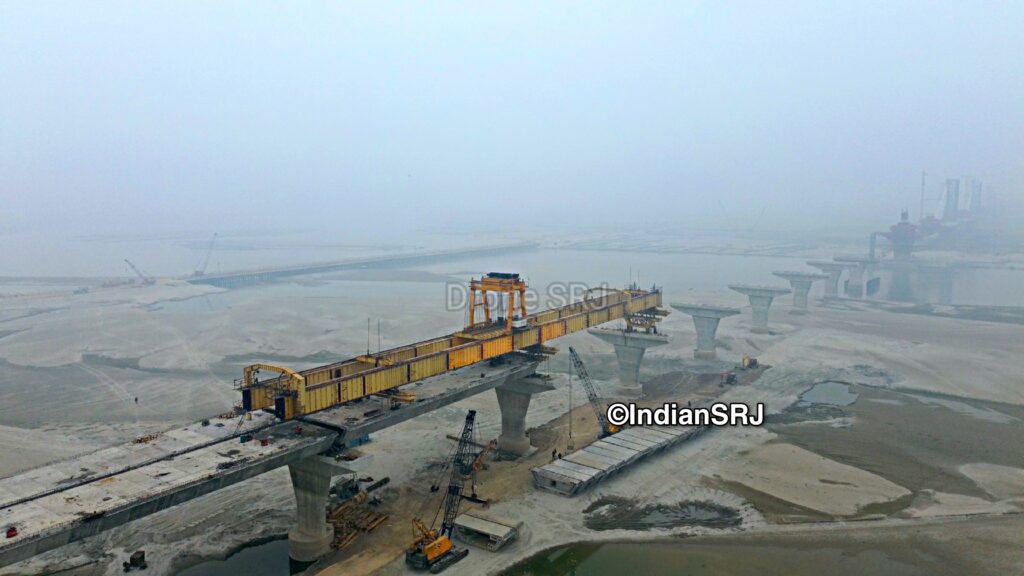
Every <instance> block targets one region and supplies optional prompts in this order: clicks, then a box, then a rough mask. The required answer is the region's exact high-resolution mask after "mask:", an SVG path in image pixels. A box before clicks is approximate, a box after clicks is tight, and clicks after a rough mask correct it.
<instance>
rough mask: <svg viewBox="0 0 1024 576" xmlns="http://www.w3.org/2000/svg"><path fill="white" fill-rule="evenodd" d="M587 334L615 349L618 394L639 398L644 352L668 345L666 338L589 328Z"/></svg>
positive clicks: (617, 330) (655, 335) (641, 391)
mask: <svg viewBox="0 0 1024 576" xmlns="http://www.w3.org/2000/svg"><path fill="white" fill-rule="evenodd" d="M587 332H589V333H590V335H591V336H595V337H596V338H598V339H599V340H603V341H605V342H607V343H609V344H611V345H612V347H614V348H615V359H616V360H617V361H618V364H619V388H618V392H619V393H620V394H621V395H623V396H625V397H627V398H638V397H640V396H641V395H642V394H643V387H642V386H641V385H640V364H641V363H642V362H643V359H644V352H645V351H646V350H647V349H648V348H651V347H653V346H663V345H665V344H668V340H669V338H668V336H667V335H665V334H654V333H648V332H630V331H626V330H621V329H614V328H590V329H588V330H587Z"/></svg>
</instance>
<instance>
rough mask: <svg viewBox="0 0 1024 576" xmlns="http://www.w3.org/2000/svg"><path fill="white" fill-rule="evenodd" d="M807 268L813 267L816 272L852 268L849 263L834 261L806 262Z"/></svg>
mask: <svg viewBox="0 0 1024 576" xmlns="http://www.w3.org/2000/svg"><path fill="white" fill-rule="evenodd" d="M807 265H808V266H814V267H815V268H817V269H818V270H845V269H847V268H849V267H850V266H852V265H853V264H852V263H849V262H836V261H834V260H808V261H807Z"/></svg>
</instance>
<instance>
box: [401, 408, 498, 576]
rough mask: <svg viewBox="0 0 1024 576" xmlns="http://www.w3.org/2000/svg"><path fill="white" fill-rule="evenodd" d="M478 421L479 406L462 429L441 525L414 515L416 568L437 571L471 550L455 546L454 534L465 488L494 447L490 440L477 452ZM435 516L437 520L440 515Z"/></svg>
mask: <svg viewBox="0 0 1024 576" xmlns="http://www.w3.org/2000/svg"><path fill="white" fill-rule="evenodd" d="M475 422H476V410H470V411H469V413H468V414H466V422H465V424H463V426H462V433H461V434H459V443H458V445H457V446H456V447H455V454H454V455H453V456H452V459H451V472H450V473H449V475H448V489H447V491H445V494H444V501H443V502H442V503H441V509H440V510H438V512H441V510H443V511H444V516H443V517H442V519H441V526H440V527H439V528H437V529H436V530H435V529H434V528H433V526H430V527H428V526H427V525H426V524H424V523H423V521H422V520H420V519H419V518H413V519H412V526H413V532H414V533H415V534H416V540H415V541H414V542H413V543H412V546H410V547H409V549H408V550H406V553H405V562H406V563H407V564H409V565H410V566H412V567H413V568H418V569H421V570H422V569H429V570H430V572H431V573H434V574H437V573H438V572H441V571H442V570H444V569H445V568H447V567H448V566H451V565H452V564H454V563H456V562H458V561H459V560H462V559H463V558H465V557H466V556H467V555H468V554H469V551H468V550H465V549H459V548H455V547H454V546H453V545H452V541H451V538H452V532H453V531H454V529H455V518H456V517H457V516H458V515H459V504H461V503H462V488H463V486H465V484H466V480H467V479H468V478H470V477H471V476H472V475H473V474H474V473H475V472H476V471H477V470H478V469H479V468H480V465H481V462H482V460H483V455H484V454H486V453H487V452H488V451H490V450H491V449H492V446H491V445H490V444H489V445H488V446H487V448H484V450H483V451H482V452H481V453H480V454H479V455H478V454H475V453H474V452H473V444H474V442H473V428H474V425H475ZM434 520H435V521H436V520H437V516H436V515H435V516H434Z"/></svg>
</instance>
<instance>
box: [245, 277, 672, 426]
mask: <svg viewBox="0 0 1024 576" xmlns="http://www.w3.org/2000/svg"><path fill="white" fill-rule="evenodd" d="M478 292H479V293H480V299H478V298H477V293H478ZM492 292H494V293H497V294H498V298H499V300H503V301H498V302H495V303H494V304H495V306H494V307H495V308H496V309H497V312H496V314H497V316H498V317H497V318H495V319H493V321H492V310H491V309H490V308H491V306H490V304H491V303H490V302H489V300H488V298H489V297H488V294H490V293H492ZM525 292H526V282H524V281H523V280H522V279H521V278H520V277H519V275H518V274H506V273H491V274H487V275H486V276H484V277H483V278H481V279H479V280H475V279H474V280H472V281H471V282H470V293H471V296H470V299H469V325H468V326H467V327H466V328H465V329H464V330H462V331H460V332H456V333H454V334H448V335H447V336H441V337H439V338H432V339H430V340H424V341H422V342H416V343H414V344H407V345H405V346H400V347H398V348H392V349H390V350H382V351H380V352H378V353H376V354H365V355H360V356H357V357H355V358H350V359H348V360H343V361H341V362H335V363H333V364H327V365H324V366H318V367H316V368H310V369H308V370H303V371H301V372H295V371H293V370H290V369H288V368H284V367H282V366H274V365H271V364H253V365H252V366H248V367H246V368H245V371H244V374H243V377H242V378H241V379H240V380H238V381H236V384H237V387H238V389H239V390H240V391H241V393H242V407H243V409H244V410H246V411H253V410H267V409H270V410H273V411H274V413H275V414H276V415H277V416H278V417H279V418H281V419H282V420H290V419H292V418H295V417H298V416H302V415H305V414H312V413H314V412H319V411H321V410H326V409H328V408H333V407H334V406H338V405H340V404H345V403H348V402H352V401H354V400H358V399H360V398H364V397H366V396H372V395H382V394H395V393H396V392H398V388H399V387H400V386H403V385H405V384H409V383H411V382H418V381H420V380H423V379H425V378H429V377H431V376H437V375H438V374H443V373H445V372H448V371H451V370H458V369H459V368H463V367H465V366H471V365H473V364H476V363H478V362H483V361H485V360H489V359H491V358H496V357H499V356H503V355H505V354H508V353H510V352H515V351H519V350H524V351H529V352H543V351H545V350H550V346H549V343H550V342H551V341H553V340H555V339H557V338H561V337H562V336H565V335H566V334H572V333H573V332H580V331H583V330H586V329H587V328H592V327H595V326H600V325H602V324H606V323H608V322H614V321H617V320H623V321H625V322H626V329H627V330H629V331H638V330H644V331H647V332H657V324H656V323H657V322H658V320H660V319H661V317H662V316H664V315H666V314H668V312H666V311H664V310H661V309H660V308H659V307H660V306H661V305H662V292H661V289H659V288H657V287H651V289H649V290H643V289H640V288H638V287H637V286H635V285H633V286H630V287H628V288H627V289H625V290H615V289H610V288H601V289H595V290H592V291H588V292H587V293H586V294H585V295H584V298H583V299H582V300H581V301H578V302H574V303H572V304H567V305H565V306H560V307H558V308H551V309H548V310H543V311H540V312H535V313H533V314H527V313H526V304H525V299H524V297H523V296H524V294H525ZM598 292H599V293H598ZM480 307H483V309H484V312H483V319H482V321H481V319H480V318H479V317H478V315H477V313H478V312H477V310H476V309H477V308H480ZM501 314H504V317H502V316H501ZM261 370H263V371H267V372H274V373H276V374H278V376H276V377H272V378H259V374H260V371H261ZM395 399H397V400H406V398H405V397H403V398H395Z"/></svg>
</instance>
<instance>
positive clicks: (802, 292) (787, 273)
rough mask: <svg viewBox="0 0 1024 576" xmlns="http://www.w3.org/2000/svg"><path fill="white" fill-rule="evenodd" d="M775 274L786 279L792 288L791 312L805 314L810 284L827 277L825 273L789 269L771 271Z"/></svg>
mask: <svg viewBox="0 0 1024 576" xmlns="http://www.w3.org/2000/svg"><path fill="white" fill-rule="evenodd" d="M772 274H774V275H775V276H778V277H779V278H782V279H783V280H788V281H789V285H790V286H791V287H792V288H793V310H791V311H790V313H791V314H807V294H808V293H810V291H811V284H814V282H815V281H817V280H826V279H828V277H829V276H828V275H827V274H819V273H817V272H795V271H791V270H780V271H775V272H772Z"/></svg>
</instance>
